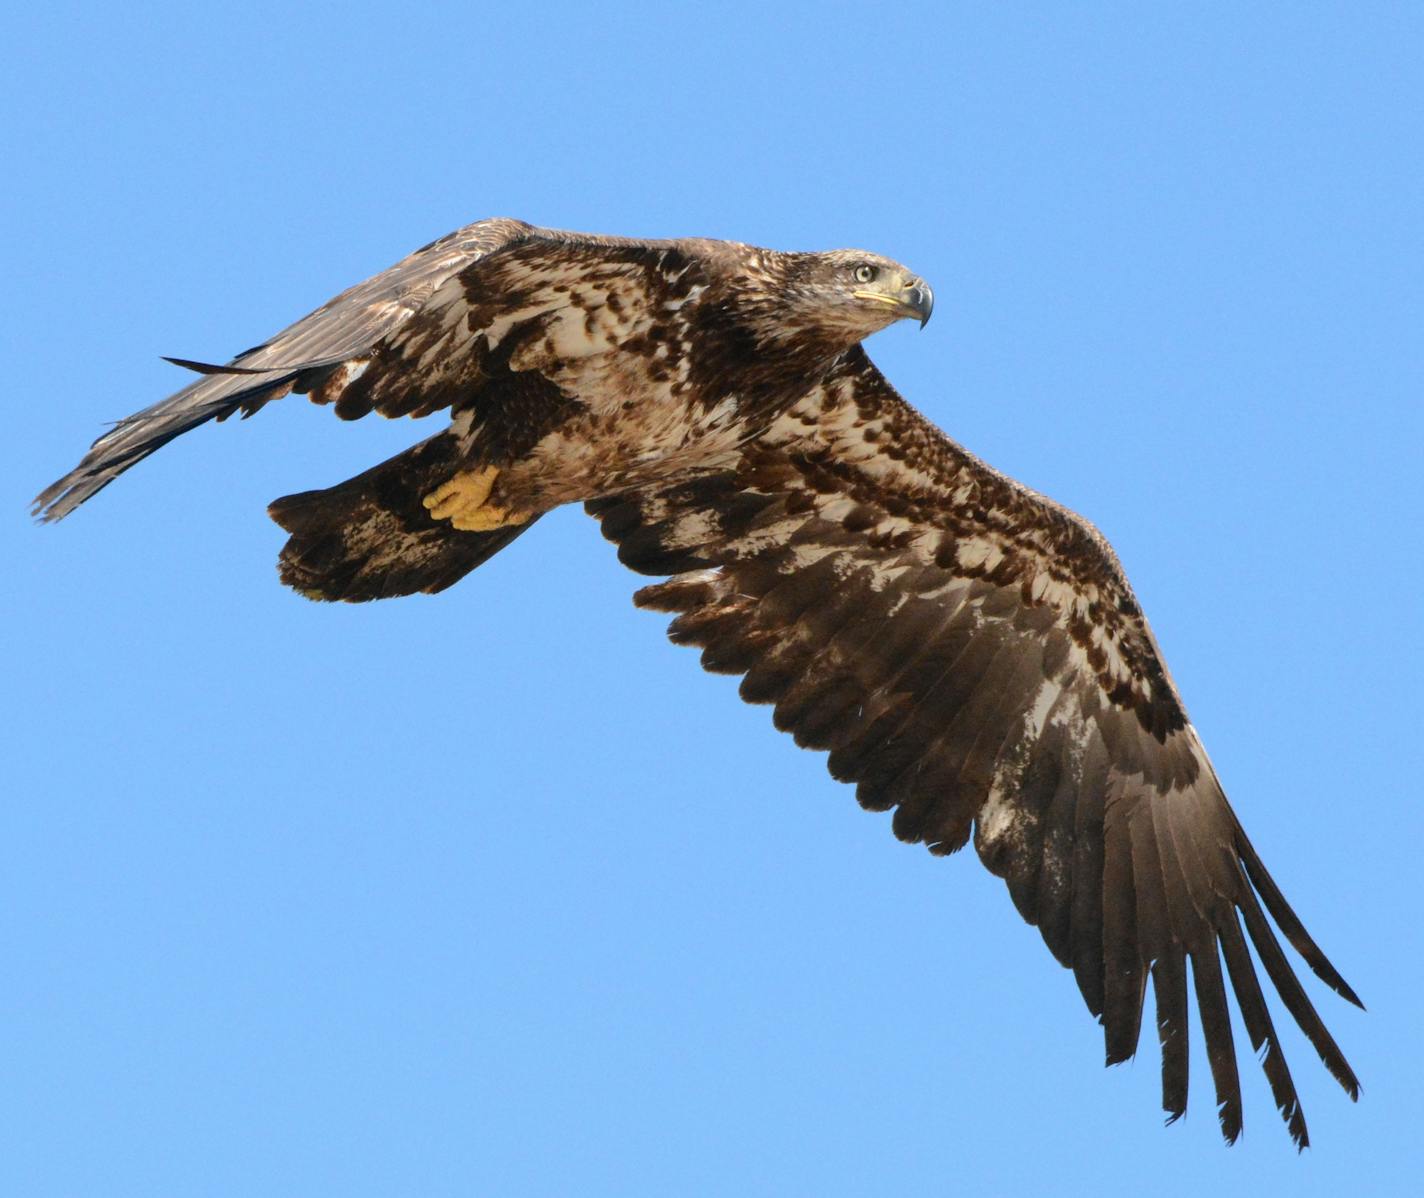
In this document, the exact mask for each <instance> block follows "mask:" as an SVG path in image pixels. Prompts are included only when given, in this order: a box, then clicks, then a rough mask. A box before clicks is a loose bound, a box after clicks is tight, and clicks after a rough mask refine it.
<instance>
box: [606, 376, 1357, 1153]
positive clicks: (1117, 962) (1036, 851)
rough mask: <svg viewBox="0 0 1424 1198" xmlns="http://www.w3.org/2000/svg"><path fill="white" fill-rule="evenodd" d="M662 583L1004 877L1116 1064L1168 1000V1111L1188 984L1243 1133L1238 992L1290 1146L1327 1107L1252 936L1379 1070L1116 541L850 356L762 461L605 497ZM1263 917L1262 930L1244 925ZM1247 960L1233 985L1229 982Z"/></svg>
mask: <svg viewBox="0 0 1424 1198" xmlns="http://www.w3.org/2000/svg"><path fill="white" fill-rule="evenodd" d="M588 506H589V510H590V512H591V513H592V514H594V515H595V516H597V517H598V518H599V520H600V521H601V522H602V525H603V531H604V533H605V535H606V536H608V537H609V538H610V539H612V540H614V541H616V542H617V543H618V545H619V556H620V558H621V559H622V560H623V561H624V562H625V563H626V564H627V565H629V566H631V567H632V568H634V569H635V570H638V571H641V572H643V573H649V574H668V575H673V576H674V577H673V578H672V579H671V580H670V581H667V582H664V583H661V584H658V585H654V586H650V587H647V588H645V589H643V590H642V591H640V592H639V593H638V595H637V602H638V604H639V605H640V606H643V607H649V608H654V609H656V610H660V611H668V612H675V613H677V618H676V619H675V620H674V621H673V623H672V626H671V628H670V630H669V635H670V636H671V637H672V639H673V640H674V641H676V642H678V643H681V644H691V645H696V646H700V647H701V648H702V662H703V664H704V666H706V668H708V669H709V670H713V671H716V672H721V673H734V674H743V675H745V678H744V679H743V682H742V685H741V694H742V697H743V698H744V699H746V700H748V701H749V702H753V703H770V704H774V705H775V707H774V712H773V718H774V720H775V723H776V726H777V727H778V728H780V729H782V730H784V731H787V732H790V733H792V735H793V736H794V737H795V738H796V741H797V743H798V744H801V745H803V746H806V747H809V748H816V749H826V750H829V751H830V759H829V763H828V764H829V767H830V771H831V773H832V775H834V776H835V777H836V778H837V779H839V780H841V781H845V782H852V783H855V784H856V795H857V798H858V799H859V800H860V802H861V804H862V805H863V806H865V807H867V808H869V809H871V810H877V811H884V810H889V809H892V808H893V809H894V811H895V816H894V824H893V826H894V831H895V834H896V835H897V836H898V837H899V838H900V839H902V840H907V841H924V842H926V843H927V844H928V845H929V847H930V850H931V851H932V852H935V853H949V852H953V851H955V850H957V849H958V848H960V847H961V846H963V845H964V844H965V843H966V842H967V840H968V838H969V836H970V834H971V829H972V830H973V836H974V842H975V847H976V848H977V849H978V852H979V855H980V857H981V859H982V860H983V861H984V863H985V865H987V866H988V867H989V869H991V870H992V871H993V872H994V873H996V874H998V875H999V876H1001V877H1003V878H1004V879H1005V881H1006V882H1007V883H1008V886H1009V891H1010V894H1011V896H1012V897H1013V900H1014V902H1015V904H1016V905H1017V907H1018V909H1019V911H1020V912H1021V913H1022V915H1023V916H1024V918H1025V919H1026V920H1028V921H1029V922H1030V923H1033V924H1036V925H1037V926H1038V928H1039V929H1040V931H1041V932H1042V934H1043V938H1044V940H1045V942H1046V943H1047V944H1048V947H1049V949H1050V950H1051V951H1052V952H1053V954H1054V956H1055V957H1057V959H1058V960H1059V961H1060V962H1062V964H1064V965H1065V966H1067V967H1069V968H1071V969H1072V970H1073V972H1074V975H1075V977H1076V978H1077V981H1078V984H1079V987H1080V989H1081V990H1082V993H1083V997H1084V999H1085V1000H1086V1002H1087V1005H1088V1007H1089V1009H1090V1010H1091V1011H1092V1012H1093V1014H1094V1015H1097V1016H1099V1017H1100V1019H1101V1022H1102V1024H1103V1028H1104V1034H1105V1040H1106V1053H1107V1060H1108V1062H1109V1063H1114V1062H1118V1061H1122V1060H1125V1059H1127V1058H1128V1057H1130V1056H1132V1055H1133V1054H1134V1053H1135V1051H1136V1047H1137V1042H1138V1035H1139V1030H1140V1024H1141V1017H1142V1007H1143V999H1144V993H1145V987H1146V981H1147V978H1148V977H1149V976H1150V977H1151V979H1152V984H1153V990H1154V994H1155V998H1156V1008H1157V1024H1158V1035H1159V1039H1160V1043H1161V1050H1162V1087H1163V1106H1164V1108H1165V1109H1166V1110H1167V1111H1168V1112H1169V1113H1170V1115H1171V1116H1172V1117H1173V1118H1176V1117H1177V1116H1179V1115H1181V1114H1182V1113H1183V1112H1184V1111H1185V1109H1186V1102H1187V1018H1188V1007H1189V999H1188V984H1189V983H1188V970H1187V964H1188V962H1190V964H1191V986H1192V988H1193V990H1194V992H1195V996H1196V1006H1197V1008H1198V1010H1199V1012H1200V1017H1201V1021H1202V1028H1203V1032H1204V1034H1205V1038H1206V1044H1207V1052H1208V1058H1209V1061H1210V1065H1211V1071H1212V1076H1213V1080H1214V1083H1215V1089H1216V1096H1217V1102H1218V1113H1219V1118H1220V1122H1221V1129H1222V1133H1223V1135H1224V1136H1225V1137H1226V1138H1227V1140H1228V1141H1230V1140H1234V1139H1235V1138H1236V1136H1237V1135H1238V1134H1239V1133H1240V1130H1241V1097H1240V1086H1239V1080H1238V1077H1237V1072H1236V1054H1235V1050H1234V1047H1233V1044H1232V1034H1231V1022H1230V1015H1229V1012H1228V1007H1227V982H1228V981H1229V983H1230V987H1231V989H1232V990H1233V991H1234V992H1235V995H1236V1001H1237V1004H1238V1005H1239V1006H1240V1009H1241V1012H1242V1016H1243V1018H1244V1020H1245V1025H1246V1029H1247V1032H1248V1034H1249V1036H1250V1039H1251V1043H1252V1046H1253V1048H1254V1049H1256V1051H1257V1052H1258V1053H1263V1055H1262V1057H1261V1060H1262V1065H1263V1068H1264V1070H1265V1072H1266V1075H1267V1078H1268V1079H1269V1082H1270V1085H1271V1088H1272V1092H1273V1095H1274V1097H1275V1100H1276V1104H1277V1106H1278V1107H1279V1108H1280V1111H1281V1114H1282V1116H1283V1117H1284V1118H1285V1120H1286V1122H1287V1125H1288V1127H1289V1129H1290V1133H1291V1135H1292V1137H1293V1138H1294V1139H1295V1141H1296V1143H1297V1144H1299V1145H1302V1146H1303V1145H1304V1144H1305V1143H1306V1142H1307V1131H1306V1125H1305V1119H1304V1116H1303V1114H1302V1113H1301V1110H1300V1104H1299V1100H1298V1098H1297V1095H1296V1090H1295V1086H1294V1083H1293V1082H1292V1079H1291V1075H1290V1072H1289V1070H1288V1068H1287V1066H1286V1062H1285V1058H1284V1056H1283V1055H1282V1052H1281V1048H1280V1044H1279V1042H1278V1039H1277V1036H1276V1032H1275V1029H1274V1026H1273V1024H1272V1020H1271V1015H1270V1012H1269V1010H1268V1008H1267V1006H1266V1001H1265V998H1264V995H1263V993H1262V989H1261V986H1260V983H1259V981H1258V978H1257V974H1256V970H1255V966H1254V965H1253V963H1252V958H1251V954H1250V952H1249V950H1248V948H1247V937H1249V939H1250V941H1251V943H1253V944H1254V945H1255V948H1256V952H1257V955H1258V957H1259V959H1260V962H1261V964H1262V965H1263V966H1264V968H1265V970H1266V974H1267V976H1268V977H1269V978H1270V980H1271V982H1272V984H1273V985H1274V986H1275V988H1276V989H1277V991H1279V993H1280V996H1281V998H1282V1000H1283V1001H1284V1003H1285V1005H1286V1008H1287V1010H1289V1011H1290V1013H1291V1015H1292V1016H1293V1017H1294V1018H1295V1020H1296V1022H1297V1023H1298V1024H1299V1025H1300V1026H1301V1028H1302V1029H1303V1030H1304V1032H1305V1034H1306V1035H1307V1036H1308V1037H1309V1039H1310V1041H1311V1043H1312V1044H1313V1045H1314V1046H1315V1048H1316V1050H1317V1051H1318V1052H1319V1054H1320V1056H1321V1059H1322V1060H1323V1061H1324V1062H1325V1064H1326V1066H1327V1068H1328V1069H1329V1070H1330V1071H1331V1073H1332V1074H1334V1076H1335V1077H1336V1078H1337V1079H1338V1080H1339V1081H1340V1083H1341V1085H1342V1086H1344V1087H1345V1089H1346V1090H1347V1091H1348V1092H1349V1093H1350V1095H1351V1096H1352V1097H1353V1096H1355V1094H1356V1093H1357V1091H1358V1083H1357V1082H1356V1079H1355V1076H1354V1074H1353V1073H1352V1072H1351V1070H1350V1067H1349V1065H1348V1064H1347V1063H1346V1061H1345V1059H1344V1057H1343V1055H1342V1054H1341V1052H1340V1050H1339V1048H1338V1047H1337V1046H1336V1044H1335V1042H1334V1040H1333V1039H1332V1038H1331V1036H1330V1034H1329V1032H1328V1031H1327V1030H1326V1029H1325V1026H1324V1024H1323V1023H1322V1022H1321V1020H1320V1018H1319V1016H1318V1015H1317V1014H1316V1012H1315V1011H1314V1009H1313V1008H1312V1006H1311V1004H1310V1001H1309V999H1308V998H1307V997H1306V995H1305V992H1304V990H1303V989H1302V988H1301V985H1300V982H1299V981H1298V980H1297V978H1296V976H1295V974H1294V973H1293V972H1292V970H1291V967H1290V965H1289V963H1288V962H1287V959H1286V957H1285V954H1284V953H1283V951H1282V949H1281V947H1280V945H1279V943H1278V941H1277V939H1276V937H1275V934H1274V933H1273V931H1272V929H1271V926H1270V924H1269V923H1268V921H1267V919H1266V915H1265V913H1264V911H1263V906H1262V905H1263V904H1264V909H1265V911H1269V912H1270V914H1271V916H1272V917H1274V919H1275V922H1276V924H1277V926H1278V927H1279V928H1280V930H1281V931H1282V932H1283V933H1284V934H1285V936H1286V938H1287V939H1288V940H1289V941H1290V942H1291V944H1293V945H1294V946H1295V948H1296V949H1297V950H1298V951H1299V952H1300V953H1301V955H1302V956H1303V957H1304V959H1305V960H1306V962H1307V963H1308V964H1309V965H1310V967H1311V968H1312V969H1313V970H1314V971H1315V972H1316V973H1317V974H1318V975H1319V976H1320V977H1321V978H1323V979H1324V980H1325V981H1326V982H1327V983H1328V984H1329V985H1330V986H1332V987H1333V988H1334V989H1336V990H1337V991H1338V992H1339V993H1340V994H1342V995H1344V996H1345V997H1346V998H1348V999H1349V1000H1350V1001H1352V1002H1358V999H1356V998H1355V996H1354V994H1353V992H1352V991H1351V990H1350V988H1349V987H1348V986H1347V985H1346V984H1345V982H1344V980H1343V979H1342V978H1341V977H1340V975H1339V974H1338V973H1337V972H1336V971H1335V969H1334V968H1333V967H1332V966H1331V965H1330V963H1329V962H1328V961H1327V960H1326V958H1325V956H1324V955H1323V954H1322V953H1321V951H1320V950H1319V949H1318V948H1317V947H1316V945H1315V943H1314V942H1313V941H1312V940H1311V938H1310V937H1309V935H1308V934H1307V933H1306V931H1305V929H1304V928H1303V927H1302V925H1301V923H1300V921H1299V919H1297V917H1296V916H1295V914H1294V912H1293V911H1292V910H1291V908H1290V907H1289V906H1288V905H1287V903H1286V901H1285V899H1284V898H1283V897H1282V895H1281V893H1280V891H1279V889H1278V888H1277V887H1276V885H1275V883H1274V882H1273V881H1272V880H1271V877H1270V875H1269V874H1268V873H1267V872H1266V869H1265V867H1264V866H1263V865H1262V863H1261V861H1260V858H1259V857H1258V856H1257V855H1256V852H1255V850H1254V849H1253V848H1252V847H1251V844H1250V842H1249V841H1248V840H1247V839H1246V835H1245V833H1244V832H1243V831H1242V829H1241V826H1240V824H1239V823H1238V822H1237V819H1236V816H1235V814H1234V813H1233V812H1232V810H1231V808H1230V806H1229V805H1228V804H1227V801H1226V797H1225V795H1224V794H1223V792H1222V789H1221V786H1220V784H1219V783H1218V781H1217V778H1216V775H1215V773H1214V771H1213V770H1212V767H1211V764H1210V762H1209V761H1208V759H1207V757H1206V754H1205V752H1204V750H1203V749H1202V746H1201V743H1200V741H1199V740H1198V738H1197V734H1196V731H1195V729H1194V728H1193V727H1192V726H1191V724H1190V723H1189V722H1188V721H1187V718H1186V715H1185V712H1184V710H1183V708H1182V705H1181V702H1180V700H1179V698H1178V696H1177V693H1176V691H1175V689H1174V687H1173V685H1172V683H1171V680H1170V679H1169V677H1168V676H1167V673H1166V670H1165V669H1164V667H1163V664H1162V662H1161V658H1160V655H1159V653H1158V650H1157V646H1156V644H1155V642H1154V640H1153V638H1152V635H1151V632H1150V631H1149V630H1148V627H1147V623H1146V620H1145V619H1144V618H1143V615H1142V613H1141V611H1140V610H1139V608H1138V606H1137V602H1136V600H1135V598H1134V597H1133V594H1132V591H1131V589H1130V588H1129V586H1128V584H1127V581H1126V579H1125V578H1124V577H1123V575H1122V572H1121V570H1120V568H1119V567H1118V564H1117V561H1116V559H1115V558H1114V556H1113V554H1112V552H1111V550H1110V549H1109V548H1108V546H1107V544H1106V543H1105V542H1104V541H1103V540H1102V538H1101V536H1099V535H1098V533H1097V532H1096V530H1094V529H1092V528H1091V526H1089V525H1088V524H1086V522H1084V521H1082V520H1081V519H1079V518H1078V517H1076V516H1074V515H1073V514H1072V513H1070V512H1068V511H1066V510H1064V509H1062V508H1060V507H1058V506H1057V505H1055V504H1053V503H1051V502H1050V501H1048V500H1046V499H1044V498H1042V497H1041V496H1038V495H1036V494H1034V493H1032V492H1030V491H1027V490H1026V489H1024V488H1022V487H1020V486H1018V485H1017V484H1015V483H1013V482H1012V481H1010V480H1009V479H1007V478H1005V477H1004V476H1002V475H1000V474H998V473H996V472H994V471H992V470H990V469H989V468H988V467H986V466H984V465H983V464H982V463H981V462H979V461H977V460H976V459H974V458H973V457H971V456H970V455H969V454H967V453H965V452H964V451H963V450H962V449H960V448H959V447H958V446H957V445H955V444H953V443H952V442H950V441H949V440H948V439H947V438H945V437H944V435H943V434H942V433H940V432H939V430H938V429H936V428H934V427H933V426H932V425H930V424H929V423H928V422H927V421H925V420H924V419H923V418H922V417H921V416H919V414H918V413H916V412H915V411H914V410H913V409H912V408H910V407H909V406H908V405H907V404H905V403H904V401H903V400H901V399H900V397H899V396H898V395H896V394H895V392H894V391H893V389H892V388H891V387H890V386H889V384H888V383H886V382H885V380H884V378H883V377H882V376H881V375H880V373H879V372H878V371H877V370H876V369H875V367H874V366H873V365H872V364H871V363H870V362H869V360H868V359H867V358H866V357H865V355H864V353H863V351H861V350H860V349H858V348H857V349H856V350H853V351H851V353H849V354H848V355H847V356H846V357H845V358H844V359H843V361H842V363H841V364H840V366H839V368H838V370H837V371H836V373H835V374H834V375H833V377H832V378H831V379H830V380H829V381H828V382H827V383H826V384H825V385H824V386H822V387H818V388H816V389H815V390H814V391H813V392H812V393H811V394H810V395H808V396H807V398H806V399H805V400H804V401H802V402H801V403H800V404H799V405H798V406H797V407H796V408H795V409H793V410H792V411H791V412H790V413H788V415H787V416H786V417H784V418H783V419H782V420H781V421H780V422H779V423H778V424H777V425H775V426H774V427H773V428H772V429H771V431H770V432H769V433H768V434H767V435H766V436H765V437H763V438H761V439H760V440H758V441H757V442H755V443H753V444H750V445H748V446H747V447H746V448H745V450H744V454H743V458H742V461H741V463H740V466H739V467H738V468H737V469H735V470H733V471H729V472H727V473H724V474H719V475H716V476H713V477H709V478H704V479H701V480H699V481H696V482H694V483H690V484H686V485H682V486H678V487H674V488H672V489H670V490H666V491H663V492H660V493H656V494H653V493H640V494H630V495H625V496H621V497H615V498H611V499H606V500H601V501H598V502H595V503H592V504H589V505H588ZM1243 922H1244V932H1243ZM1223 959H1224V961H1225V965H1226V970H1225V974H1223V971H1222V960H1223Z"/></svg>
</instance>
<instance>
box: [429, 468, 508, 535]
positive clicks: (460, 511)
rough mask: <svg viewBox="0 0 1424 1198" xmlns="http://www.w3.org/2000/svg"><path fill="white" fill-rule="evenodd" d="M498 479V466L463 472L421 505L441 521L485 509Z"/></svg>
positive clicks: (445, 483) (440, 487) (449, 480)
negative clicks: (485, 504)
mask: <svg viewBox="0 0 1424 1198" xmlns="http://www.w3.org/2000/svg"><path fill="white" fill-rule="evenodd" d="M498 477H499V467H498V466H483V467H481V468H480V469H479V470H462V471H460V473H459V474H456V475H454V476H453V477H451V478H450V479H448V480H447V481H446V482H443V483H441V484H440V485H439V486H438V487H436V488H435V490H433V491H431V492H430V494H429V495H427V496H426V497H425V498H424V499H422V500H421V501H420V502H421V503H423V504H424V505H425V506H426V508H427V509H429V511H430V514H431V515H432V516H434V517H435V518H436V519H437V520H453V519H455V518H457V517H460V516H463V515H467V514H469V513H472V512H474V511H476V510H478V509H479V508H481V507H483V506H484V502H485V500H486V499H488V498H489V494H490V491H492V490H493V489H494V480H495V479H496V478H498ZM457 527H458V526H457Z"/></svg>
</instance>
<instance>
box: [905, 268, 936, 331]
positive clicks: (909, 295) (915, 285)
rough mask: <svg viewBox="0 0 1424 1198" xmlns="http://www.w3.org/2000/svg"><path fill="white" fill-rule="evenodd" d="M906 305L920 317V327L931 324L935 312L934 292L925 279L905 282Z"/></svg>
mask: <svg viewBox="0 0 1424 1198" xmlns="http://www.w3.org/2000/svg"><path fill="white" fill-rule="evenodd" d="M904 300H905V306H906V307H908V308H909V309H910V311H911V312H913V313H914V314H915V315H916V316H918V317H919V319H920V328H924V327H925V325H927V324H929V322H930V316H931V314H932V313H933V312H934V292H933V291H931V290H930V285H929V284H928V283H926V282H925V281H924V279H911V280H910V281H909V282H908V283H906V284H905V292H904Z"/></svg>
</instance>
